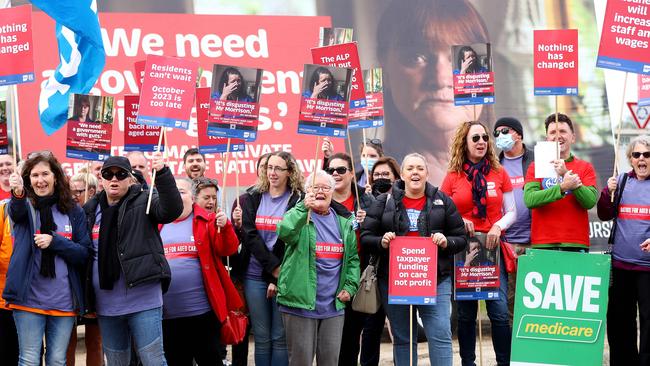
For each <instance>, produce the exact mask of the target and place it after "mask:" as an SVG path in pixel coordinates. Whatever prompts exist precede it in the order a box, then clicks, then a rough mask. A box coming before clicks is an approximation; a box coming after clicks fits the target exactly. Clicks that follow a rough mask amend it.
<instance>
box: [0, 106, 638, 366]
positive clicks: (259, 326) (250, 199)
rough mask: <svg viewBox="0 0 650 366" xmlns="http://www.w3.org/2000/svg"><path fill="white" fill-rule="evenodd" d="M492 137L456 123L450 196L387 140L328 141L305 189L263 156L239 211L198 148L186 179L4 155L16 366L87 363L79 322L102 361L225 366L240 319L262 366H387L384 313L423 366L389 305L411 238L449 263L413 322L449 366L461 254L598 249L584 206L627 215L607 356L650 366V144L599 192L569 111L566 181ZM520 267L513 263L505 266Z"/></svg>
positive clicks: (503, 357)
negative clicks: (479, 244)
mask: <svg viewBox="0 0 650 366" xmlns="http://www.w3.org/2000/svg"><path fill="white" fill-rule="evenodd" d="M493 125H494V128H493V129H489V128H488V127H487V124H485V123H482V122H479V121H468V122H464V123H461V124H460V125H459V126H458V127H457V128H456V131H455V134H454V136H453V139H452V141H451V144H450V151H449V165H448V167H447V173H446V176H445V177H444V180H443V183H442V185H441V187H440V188H438V187H435V186H434V185H432V184H430V183H429V180H430V177H431V172H430V167H429V163H428V160H427V158H426V157H425V156H423V155H421V154H418V153H410V154H407V155H406V156H405V157H404V159H403V160H402V162H401V164H400V163H398V162H397V161H396V160H395V159H394V158H392V157H390V156H385V155H384V153H383V151H384V150H383V147H382V142H381V141H380V140H378V139H372V140H368V141H364V143H363V144H362V146H361V149H360V151H359V152H360V154H359V155H360V157H361V162H360V164H359V165H356V166H355V164H354V163H353V158H352V156H350V155H348V154H347V153H345V152H336V150H335V146H334V144H333V143H332V142H331V141H329V140H325V142H324V143H323V145H322V150H323V151H324V155H325V159H324V164H323V169H318V170H316V171H314V172H311V174H310V175H309V176H308V177H307V178H305V175H306V172H302V171H300V169H299V166H298V164H297V162H296V159H295V158H294V157H293V156H292V155H291V154H290V153H288V152H283V151H278V152H273V153H269V154H265V155H263V156H261V157H260V158H259V159H258V162H257V177H258V179H257V182H256V184H255V185H253V186H251V187H250V188H248V189H247V190H246V191H245V192H244V193H243V194H241V196H239V197H238V199H237V200H236V201H235V202H234V203H233V205H232V208H231V209H230V210H229V211H230V212H229V213H230V216H228V214H227V212H226V209H225V208H224V207H222V205H221V202H219V194H220V191H221V187H220V186H219V184H218V181H217V180H216V179H210V178H207V177H205V176H204V175H205V171H206V165H207V161H206V158H205V157H204V156H203V155H202V154H201V153H200V152H199V151H198V150H197V149H189V150H188V151H187V152H186V153H185V156H184V159H183V160H184V163H185V175H184V176H182V177H174V176H173V175H172V172H171V170H170V169H169V168H168V167H167V166H166V164H165V160H164V159H163V156H162V154H160V153H153V154H152V155H151V159H147V158H145V157H144V155H143V154H141V153H130V154H128V155H127V157H120V156H112V157H110V158H108V160H106V161H104V162H103V163H102V164H95V165H97V167H98V168H97V169H95V167H93V168H91V169H90V170H89V171H83V172H81V173H79V174H76V175H74V176H72V177H67V176H66V175H65V174H64V171H63V169H62V168H61V164H60V163H59V161H58V160H57V158H56V157H55V156H54V155H53V154H52V153H51V152H49V151H40V152H34V153H30V154H29V156H28V157H27V159H26V160H24V161H21V162H20V164H18V166H17V167H16V166H14V161H13V158H12V157H11V156H8V155H4V156H0V193H2V194H3V197H4V199H3V200H2V201H1V203H0V225H2V226H1V229H2V230H1V232H2V238H0V239H1V240H0V290H2V303H1V304H0V305H1V309H0V360H1V363H2V364H3V365H16V364H17V365H39V364H41V362H42V359H43V358H44V360H45V364H46V365H66V364H68V365H74V358H75V347H76V344H77V331H76V326H77V325H84V326H85V343H86V350H87V351H86V355H87V359H86V364H87V365H93V366H94V365H103V364H107V365H130V364H134V362H139V363H140V364H142V365H145V366H149V365H152V366H160V365H167V364H169V365H192V364H193V363H196V364H198V365H217V364H219V365H220V364H222V362H223V360H224V358H225V347H224V345H223V344H221V341H220V329H221V327H222V324H223V323H224V321H225V320H226V317H227V316H228V312H229V311H230V310H242V311H244V312H245V313H246V314H247V315H248V317H249V321H250V323H249V324H250V326H249V329H248V330H247V334H248V333H252V334H253V335H254V350H253V352H254V360H255V365H264V366H267V365H269V366H270V365H273V366H276V365H280V366H281V365H310V364H311V363H312V362H313V360H314V358H315V359H316V361H317V363H318V364H319V365H357V364H358V363H360V364H361V365H378V363H379V349H380V345H381V336H382V332H383V330H384V327H385V323H386V319H388V324H389V328H390V330H391V332H390V333H391V336H392V343H393V358H394V362H395V364H396V365H408V364H409V362H410V361H411V360H409V354H411V355H412V357H413V360H412V361H413V364H416V363H417V347H416V344H415V343H413V344H411V343H410V338H411V336H412V335H415V336H417V334H409V331H416V329H413V328H411V327H410V326H409V316H410V315H409V311H408V307H405V306H401V305H394V304H389V303H388V274H389V273H388V272H389V271H390V267H389V265H388V263H389V259H388V248H389V247H390V245H391V241H392V240H393V239H395V238H396V237H398V236H416V237H426V238H430V239H431V242H432V245H436V246H438V250H439V254H438V259H437V273H438V274H437V301H436V304H435V305H427V306H419V305H418V306H415V307H414V310H415V312H417V314H418V315H419V317H420V319H421V320H422V325H423V328H424V333H425V335H426V338H427V342H428V350H429V362H430V364H431V365H451V364H452V359H453V351H452V324H451V322H450V319H451V316H452V314H451V309H452V293H453V287H454V285H453V266H454V261H453V256H454V254H456V253H460V252H462V251H464V250H465V249H466V247H467V245H468V240H469V238H470V237H473V236H475V235H478V234H477V233H483V234H484V235H485V237H486V240H485V244H484V245H485V247H486V249H490V250H499V251H502V252H505V251H511V252H514V253H517V254H518V255H522V254H524V253H525V251H526V250H527V249H529V248H531V247H532V248H540V249H548V250H556V251H572V252H588V251H589V232H588V230H589V226H588V221H587V210H589V209H591V208H593V207H594V206H596V204H597V209H598V215H599V217H600V218H601V219H602V220H614V227H613V229H612V236H611V238H610V242H611V244H612V245H613V246H612V247H613V251H612V284H611V288H610V296H609V310H608V316H607V318H608V328H607V332H608V338H609V344H610V358H611V362H612V364H613V365H614V364H616V365H620V364H635V365H636V364H648V362H650V339H649V338H648V337H650V334H649V333H650V325H649V324H648V318H649V317H650V313H648V312H649V311H650V307H649V306H648V305H647V303H646V301H648V300H649V299H648V286H649V285H650V280H649V279H650V277H648V276H649V274H650V253H649V252H650V235H649V232H650V224H649V223H650V220H648V218H647V217H640V216H638V215H630V214H629V213H628V211H629V210H626V209H627V208H629V207H638V206H643V207H650V194H648V193H649V192H650V191H649V188H648V186H647V178H648V176H650V167H649V166H648V163H649V162H650V137H648V136H646V135H643V136H640V137H637V138H635V139H633V140H632V141H631V142H630V144H629V145H628V148H627V154H626V155H627V158H628V160H629V163H630V165H631V166H632V170H631V171H630V172H623V173H621V174H620V175H618V176H616V177H611V178H610V179H609V180H608V181H607V186H606V187H604V188H603V190H602V192H601V193H600V198H599V196H598V191H597V187H596V176H595V172H594V169H593V167H592V166H591V164H590V163H588V162H587V161H585V160H582V159H580V158H579V157H577V156H575V155H574V154H573V152H572V150H571V147H572V144H573V143H574V141H575V126H574V124H573V122H572V121H571V119H570V118H569V117H568V116H566V115H564V114H557V115H556V114H553V115H551V116H549V117H548V118H547V119H546V121H545V129H546V134H547V136H546V139H547V140H548V141H557V142H558V145H559V158H558V159H556V160H553V162H552V164H553V167H554V169H555V172H556V173H557V176H558V177H557V178H551V179H548V178H547V179H539V178H536V177H535V174H534V171H535V170H534V169H535V166H534V165H535V163H534V156H533V152H532V150H530V149H529V148H527V147H526V145H525V144H524V143H523V139H524V133H523V128H522V125H521V123H520V122H519V121H518V120H517V119H515V118H511V117H506V118H501V119H498V120H497V121H496V122H495V123H493ZM154 171H155V172H156V174H155V180H154V181H151V177H152V176H153V175H152V174H151V173H152V172H154ZM147 180H149V181H147ZM151 191H152V192H151ZM150 193H151V194H152V197H151V201H150V202H148V200H149V195H150ZM612 198H613V199H612ZM508 257H509V256H508V255H505V254H504V255H501V256H500V258H501V259H500V262H501V263H500V265H501V267H502V268H504V269H505V268H506V263H504V261H505V260H506V258H508ZM226 258H227V259H226ZM371 262H372V263H375V264H377V266H378V269H377V278H378V285H379V292H380V294H381V307H380V309H379V311H377V313H375V314H365V313H361V312H358V311H355V310H353V309H352V307H351V302H352V300H353V298H354V296H355V294H356V292H357V289H358V287H359V280H360V275H361V272H363V270H364V269H365V268H366V267H367V266H368V265H369V263H371ZM515 276H516V273H515V272H512V273H507V271H506V270H501V271H500V287H499V290H498V292H499V295H498V296H497V297H496V298H494V299H491V300H486V308H487V313H488V316H489V319H490V322H491V327H492V333H491V338H492V344H493V346H494V353H495V355H496V360H497V364H498V365H507V364H509V362H510V361H509V359H510V343H511V335H512V329H511V323H510V322H511V321H512V302H513V297H514V284H515V281H514V277H515ZM637 308H638V309H639V317H640V332H639V333H640V336H637ZM456 309H457V332H458V341H459V345H460V358H461V361H462V364H463V365H474V363H475V360H476V354H475V344H476V334H475V333H476V315H477V311H478V304H477V301H457V304H456ZM509 309H510V310H509ZM412 316H415V315H412ZM639 337H640V340H638V338H639ZM637 344H638V346H637ZM248 353H249V350H248V336H247V337H245V339H244V341H243V342H242V343H241V344H239V345H235V346H233V350H232V357H231V359H232V362H233V364H236V365H245V364H247V360H248ZM66 359H67V360H66ZM629 360H633V362H632V363H629Z"/></svg>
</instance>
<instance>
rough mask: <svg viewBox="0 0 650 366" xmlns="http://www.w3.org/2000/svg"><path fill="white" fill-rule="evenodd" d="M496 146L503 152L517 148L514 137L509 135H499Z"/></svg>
mask: <svg viewBox="0 0 650 366" xmlns="http://www.w3.org/2000/svg"><path fill="white" fill-rule="evenodd" d="M496 145H497V148H498V149H501V150H502V151H506V152H507V151H510V150H512V148H513V147H514V146H515V140H513V139H512V135H511V134H509V133H507V134H503V133H502V134H499V136H497V138H496Z"/></svg>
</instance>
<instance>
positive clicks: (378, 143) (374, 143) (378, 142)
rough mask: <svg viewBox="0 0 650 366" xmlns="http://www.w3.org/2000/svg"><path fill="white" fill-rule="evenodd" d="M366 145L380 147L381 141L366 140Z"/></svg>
mask: <svg viewBox="0 0 650 366" xmlns="http://www.w3.org/2000/svg"><path fill="white" fill-rule="evenodd" d="M366 144H373V145H377V146H381V140H380V139H366Z"/></svg>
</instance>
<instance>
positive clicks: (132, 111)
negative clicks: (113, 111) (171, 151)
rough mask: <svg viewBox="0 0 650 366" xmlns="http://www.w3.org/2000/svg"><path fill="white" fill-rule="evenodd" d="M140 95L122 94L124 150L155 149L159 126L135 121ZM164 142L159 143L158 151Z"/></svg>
mask: <svg viewBox="0 0 650 366" xmlns="http://www.w3.org/2000/svg"><path fill="white" fill-rule="evenodd" d="M139 105H140V96H138V95H125V96H124V151H142V152H146V151H156V150H157V148H158V140H159V139H160V130H161V127H156V126H150V125H143V124H139V123H137V122H136V118H137V117H138V107H139ZM163 150H165V144H164V143H162V144H161V145H160V151H163Z"/></svg>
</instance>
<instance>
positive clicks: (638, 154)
mask: <svg viewBox="0 0 650 366" xmlns="http://www.w3.org/2000/svg"><path fill="white" fill-rule="evenodd" d="M641 155H643V157H644V158H646V159H650V151H644V152H639V151H635V152H633V153H632V157H633V158H635V159H638V158H640V157H641Z"/></svg>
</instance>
